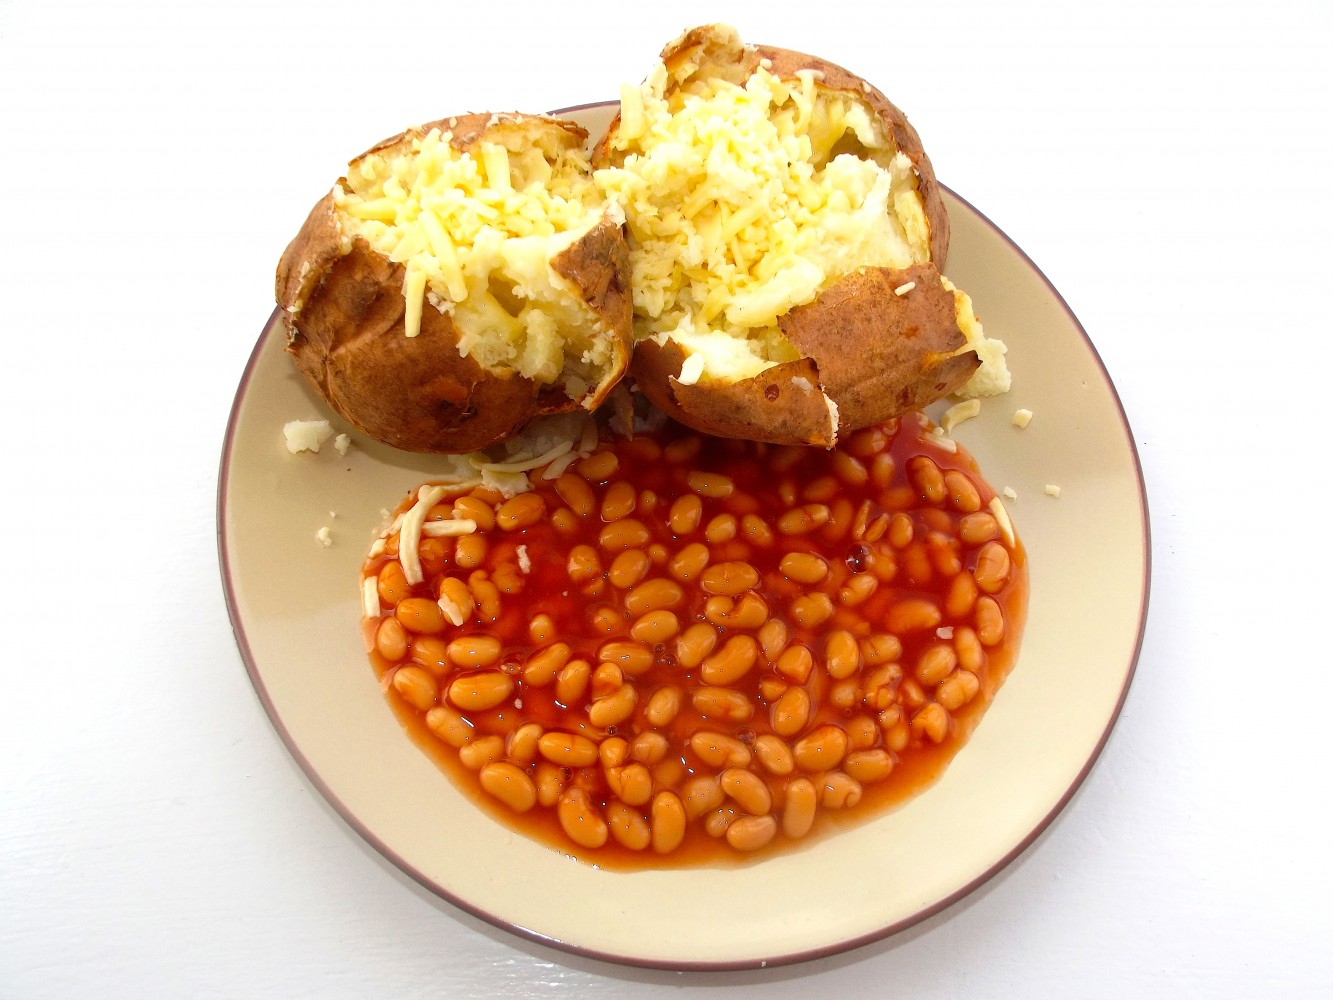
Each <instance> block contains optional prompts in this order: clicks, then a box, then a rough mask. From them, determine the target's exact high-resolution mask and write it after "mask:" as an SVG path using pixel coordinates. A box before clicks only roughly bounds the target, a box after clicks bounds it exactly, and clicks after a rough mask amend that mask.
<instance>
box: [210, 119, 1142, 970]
mask: <svg viewBox="0 0 1333 1000" xmlns="http://www.w3.org/2000/svg"><path fill="white" fill-rule="evenodd" d="M611 113H612V109H611V106H609V105H593V106H588V107H583V108H578V109H573V110H570V111H566V112H563V114H565V115H567V116H570V117H575V118H577V119H579V120H580V121H581V122H582V123H583V124H584V125H585V126H586V127H587V128H588V129H589V131H590V132H591V133H592V134H593V135H598V134H600V132H601V130H602V129H604V127H605V125H606V123H607V122H608V121H609V118H610V116H611ZM945 202H946V205H947V208H948V211H949V216H950V221H951V223H952V226H953V239H952V244H951V248H950V254H949V268H948V271H949V275H950V277H951V278H952V279H953V280H954V281H955V282H956V283H957V284H958V286H959V287H960V288H963V289H965V290H967V291H968V292H969V293H970V294H971V296H972V298H973V300H974V302H975V303H976V305H977V309H978V312H979V314H980V316H981V318H982V320H983V322H984V323H985V325H986V332H987V334H988V335H990V336H992V337H998V338H999V339H1002V340H1004V341H1005V342H1007V344H1008V346H1009V363H1010V367H1011V369H1012V371H1013V372H1014V387H1013V389H1012V391H1011V392H1010V393H1009V394H1008V395H1006V396H1001V397H998V398H995V399H991V400H988V401H987V402H986V403H985V404H984V405H983V407H982V413H981V415H980V416H979V417H977V418H975V419H973V420H970V421H968V422H966V423H964V424H962V425H961V426H959V427H958V428H957V429H956V430H955V432H954V436H955V437H956V438H957V439H958V440H959V441H960V442H961V443H962V444H963V445H965V446H966V447H967V448H968V449H969V450H970V451H971V452H972V453H973V455H974V456H975V457H976V458H977V460H978V461H979V463H980V464H981V468H982V471H983V473H984V474H985V475H986V477H987V478H988V480H989V481H990V482H991V483H992V485H994V486H995V487H996V488H997V489H998V488H1003V487H1010V488H1012V490H1013V491H1014V492H1015V494H1016V498H1015V499H1013V500H1011V501H1010V504H1009V509H1010V511H1011V514H1012V516H1013V519H1014V522H1015V524H1016V526H1017V528H1018V532H1019V535H1020V537H1021V538H1022V540H1023V542H1024V545H1025V546H1026V548H1027V553H1028V558H1029V573H1030V579H1029V582H1030V595H1029V609H1028V621H1027V627H1026V632H1025V637H1024V642H1023V646H1022V649H1021V652H1020V654H1019V657H1018V660H1017V663H1016V665H1015V667H1014V669H1013V672H1012V673H1011V674H1010V676H1009V679H1008V681H1007V682H1006V683H1005V685H1004V687H1003V688H1002V689H1001V690H1000V692H999V694H998V696H997V697H996V699H995V702H994V703H993V705H992V706H991V708H990V710H989V711H988V713H987V714H986V716H985V718H984V719H983V721H982V723H981V725H980V727H979V728H978V729H977V731H976V733H975V734H974V735H973V737H972V739H971V741H970V742H969V743H968V744H967V745H966V746H965V747H964V748H963V749H962V751H961V752H960V753H959V754H958V755H957V757H955V758H954V761H953V763H952V764H951V765H950V767H949V768H948V770H947V771H946V772H945V773H944V775H943V776H942V777H941V778H940V780H939V781H938V782H936V783H935V784H934V785H933V786H932V787H930V788H928V789H927V790H926V791H924V792H923V793H922V794H920V795H919V796H918V797H916V798H915V799H913V800H911V801H910V802H908V803H907V804H905V805H903V806H902V807H900V808H898V809H897V810H895V811H893V812H890V813H888V814H885V815H882V816H879V817H877V818H875V819H873V820H871V821H869V822H866V823H864V824H862V825H860V826H857V827H853V828H850V829H847V830H844V831H841V832H839V833H837V834H836V835H834V836H831V837H827V838H824V839H822V840H819V841H817V842H815V843H812V844H809V845H804V846H803V847H802V848H801V849H798V850H795V851H793V852H791V853H787V854H780V855H777V856H774V857H771V858H767V859H763V860H759V861H755V862H750V863H745V864H739V865H736V866H710V867H701V868H692V869H677V870H670V869H668V870H662V871H639V872H612V871H606V870H603V869H599V868H596V867H592V866H589V865H586V864H583V863H581V862H577V861H573V860H571V859H570V858H568V857H566V856H565V855H563V854H560V853H559V852H557V851H555V850H553V849H552V848H550V847H547V846H543V845H541V844H538V843H536V842H534V841H530V840H528V839H526V838H524V837H522V836H519V835H517V834H515V833H512V832H511V831H509V830H508V829H507V828H505V827H504V826H502V825H500V824H499V823H498V822H497V821H496V820H494V819H493V818H491V817H490V816H489V815H487V814H486V813H484V812H483V811H481V810H479V809H477V808H476V807H475V806H473V805H472V804H471V803H470V802H469V801H468V799H467V798H465V797H464V795H463V794H462V793H461V792H459V791H458V790H457V789H455V788H454V787H453V786H452V785H451V784H450V782H449V780H448V779H447V778H446V777H445V776H444V775H443V774H442V773H441V772H440V771H439V770H438V769H437V767H436V765H435V764H434V763H432V762H431V761H430V760H429V759H428V758H427V756H426V755H425V754H424V753H422V752H421V751H420V750H419V749H418V748H417V747H416V745H414V744H413V743H412V742H411V740H410V739H409V738H408V737H407V736H406V735H405V734H404V732H403V730H402V729H401V727H400V725H399V723H398V721H397V720H396V719H395V717H394V715H393V713H392V711H391V710H390V709H389V706H388V704H387V703H386V701H385V699H384V697H383V696H382V694H381V693H380V689H379V685H378V683H377V681H376V679H375V677H374V674H373V672H372V670H371V668H370V666H369V664H368V662H367V660H366V657H365V654H364V653H363V651H362V646H361V639H360V634H359V630H358V622H359V615H360V605H359V599H358V587H357V581H358V570H359V567H360V564H361V560H362V557H363V555H364V553H365V550H366V547H367V546H368V545H369V543H370V541H371V539H372V538H373V537H374V534H375V532H376V531H377V530H378V528H379V527H380V525H381V524H382V519H383V512H384V511H385V509H386V508H388V507H392V506H393V505H394V504H395V503H396V502H397V500H398V499H399V498H400V497H401V496H402V495H403V493H404V492H405V491H406V490H408V489H411V488H412V487H414V486H416V485H418V484H419V483H420V482H421V481H423V480H425V479H428V478H430V477H431V476H432V474H433V472H434V470H435V468H436V467H437V460H434V459H432V458H431V457H429V456H416V455H409V454H406V453H403V452H399V451H395V450H393V449H391V448H387V447H384V446H381V445H378V444H375V443H374V442H369V441H366V440H362V439H359V438H355V436H354V440H355V443H354V445H353V447H352V448H351V449H350V450H349V451H348V452H347V454H346V455H345V456H344V455H341V454H339V453H338V452H337V451H336V450H335V449H334V448H333V445H332V442H330V443H328V444H326V445H325V446H324V447H323V449H322V450H321V451H320V452H319V453H318V454H312V453H301V454H297V455H292V454H289V453H288V452H287V450H286V447H285V445H284V439H283V433H282V429H283V425H284V424H285V423H287V422H288V421H291V420H298V419H312V418H325V419H330V420H331V422H332V423H333V424H334V426H335V428H338V427H340V426H341V425H340V423H339V421H337V420H336V419H334V418H333V417H332V415H331V414H330V413H329V412H328V411H327V409H326V408H325V406H324V405H323V404H322V402H321V401H320V400H319V399H318V398H317V397H316V396H315V395H314V394H313V392H312V391H311V390H310V389H309V388H308V387H307V386H306V384H305V382H304V380H303V379H302V378H301V377H300V376H299V375H298V373H297V372H296V370H295V368H294V366H293V365H292V364H291V362H290V360H289V359H288V358H287V357H286V355H285V354H284V351H283V348H284V345H285V337H284V333H283V331H282V328H281V324H280V322H279V320H278V317H277V315H276V313H275V314H274V315H273V316H272V317H271V318H270V320H269V322H268V324H267V326H266V327H265V328H264V331H263V333H262V335H261V336H260V338H259V341H258V344H257V345H256V347H255V350H254V353H253V355H252V356H251V358H250V361H249V364H248V365H247V367H246V370H245V373H244V375H243V377H242V379H241V383H240V387H239V390H238V392H237V395H236V400H235V405H234V407H233V409H232V413H231V418H230V422H229V424H228V427H227V434H226V440H225V444H224V449H223V455H222V464H221V471H220V478H219V490H218V532H219V552H220V559H221V568H222V576H223V583H224V588H225V591H226V597H227V603H228V609H229V612H230V614H231V620H232V626H233V628H234V630H235V634H236V640H237V643H238V645H239V647H240V651H241V656H242V658H243V660H244V662H245V666H246V669H247V670H248V671H249V675H250V678H251V680H252V682H253V684H254V687H255V690H256V692H257V693H258V696H259V699H260V701H261V702H262V703H263V706H264V708H265V710H266V711H267V713H268V715H269V718H270V719H271V720H272V723H273V725H274V727H275V728H276V730H277V732H278V733H279V735H280V736H281V738H282V740H283V741H284V742H285V743H286V745H287V747H288V749H289V750H290V751H291V753H292V755H293V757H294V758H295V759H296V761H297V762H298V763H299V765H300V766H301V767H302V769H303V770H304V771H305V773H306V775H307V776H308V777H309V779H310V780H311V782H312V783H313V784H314V785H315V787H316V788H318V789H319V791H320V792H321V793H322V794H323V795H324V797H325V798H326V799H327V800H328V801H329V803H330V804H331V805H332V806H333V807H334V809H336V810H337V811H338V813H340V814H341V815H342V817H343V818H344V819H345V820H346V821H347V823H348V824H349V825H350V826H351V827H352V828H353V829H354V830H356V831H357V833H359V834H360V835H361V836H362V837H364V838H365V840H366V841H368V842H369V843H370V844H371V845H372V846H373V847H374V848H375V849H376V850H378V851H379V852H380V853H381V854H383V855H384V857H385V858H387V859H388V860H389V861H391V862H392V863H393V864H394V865H396V866H398V868H400V869H401V870H402V871H403V872H405V873H406V874H408V875H409V876H411V877H412V878H413V879H415V880H416V881H417V882H419V883H420V884H421V885H423V886H425V887H426V888H427V889H429V890H431V891H432V892H434V893H436V894H437V895H439V896H440V897H442V898H443V899H445V900H448V901H449V902H450V903H452V904H454V905H456V906H458V907H461V908H462V909H464V910H466V911H468V912H470V913H472V914H475V915H476V916H478V917H480V918H481V919H483V920H486V921H489V922H490V923H492V924H494V925H496V926H498V927H501V928H505V929H507V930H510V931H512V932H514V933H515V934H518V935H522V936H524V937H527V938H530V939H533V940H536V941H540V942H542V943H544V944H547V945H551V946H553V947H556V948H560V949H565V950H568V951H571V952H575V953H579V954H583V955H588V956H592V957H596V958H601V959H606V960H610V961H616V962H622V963H628V964H633V965H644V966H653V967H661V968H696V969H697V968H746V967H758V966H762V965H769V966H772V965H777V964H782V963H789V962H795V961H800V960H803V959H809V958H814V957H818V956H823V955H828V954H831V953H834V952H838V951H842V950H845V949H848V948H852V947H855V946H858V945H861V944H864V943H867V942H870V941H873V940H876V939H879V938H882V937H885V936H887V935H889V934H892V933H895V932H897V931H900V930H902V929H903V928H905V927H908V926H910V925H911V924H913V923H916V922H918V921H920V920H922V919H924V918H926V917H928V916H930V915H932V914H934V913H936V912H938V911H939V910H941V909H942V908H944V907H946V906H948V905H949V904H951V903H953V902H955V901H957V900H959V899H961V898H962V897H964V896H966V895H967V894H968V893H969V892H971V891H972V890H973V889H975V888H976V887H977V886H979V885H981V884H982V883H983V882H985V881H986V880H987V879H988V878H990V877H991V876H993V875H995V874H996V873H997V872H998V871H1000V870H1001V869H1002V868H1003V867H1004V866H1005V865H1006V864H1008V862H1010V861H1011V860H1012V859H1013V858H1014V857H1016V856H1017V855H1018V854H1019V853H1020V852H1021V851H1022V850H1023V849H1024V848H1025V847H1026V846H1027V845H1028V844H1030V843H1031V842H1032V841H1033V839H1035V838H1036V837H1037V835H1038V834H1039V833H1040V832H1041V831H1042V830H1043V829H1045V828H1046V826H1047V825H1048V824H1049V823H1050V822H1051V821H1052V820H1053V819H1054V818H1055V816H1056V815H1057V814H1058V813H1059V812H1060V810H1061V809H1062V807H1063V806H1064V805H1065V803H1066V802H1067V801H1068V800H1069V798H1070V797H1071V796H1072V795H1073V793H1074V791H1075V790H1076V789H1077V788H1078V786H1079V785H1080V784H1081V782H1082V781H1083V779H1084V778H1085V777H1086V775H1087V774H1088V771H1089V769H1090V768H1091V767H1092V765H1093V763H1094V761H1095V760H1096V758H1097V756H1098V754H1099V753H1100V751H1101V748H1102V746H1103V744H1104V743H1105V741H1106V738H1107V736H1108V735H1109V733H1110V730H1111V727H1112V725H1113V724H1114V722H1115V719H1116V717H1117V715H1118V713H1119V711H1120V706H1121V704H1122V702H1123V700H1124V697H1125V694H1126V692H1127V690H1128V687H1129V683H1130V680H1131V677H1132V676H1133V672H1134V665H1135V662H1136V658H1137V655H1138V650H1139V644H1140V641H1141V637H1142V632H1143V624H1144V618H1145V615H1146V612H1147V598H1148V576H1149V547H1148V517H1147V505H1146V500H1145V495H1144V489H1143V481H1142V474H1141V470H1140V468H1139V463H1138V457H1137V455H1136V453H1135V450H1134V445H1133V438H1132V436H1131V434H1130V430H1129V426H1128V423H1127V421H1126V418H1125V414H1124V412H1123V410H1122V408H1121V405H1120V402H1119V399H1118V397H1117V395H1116V392H1115V388H1114V386H1113V385H1112V383H1111V380H1110V377H1109V376H1108V375H1107V373H1106V371H1105V370H1104V368H1103V367H1102V364H1101V361H1100V359H1099V358H1098V356H1097V353H1096V350H1095V349H1094V347H1093V345H1092V343H1091V342H1090V341H1089V339H1088V337H1087V335H1086V334H1085V333H1084V331H1083V329H1082V327H1081V326H1080V325H1079V323H1078V321H1077V320H1076V319H1075V317H1074V316H1073V314H1072V313H1071V312H1070V310H1069V308H1068V307H1067V306H1066V305H1065V303H1064V301H1063V300H1062V299H1061V297H1060V295H1059V294H1058V293H1057V292H1056V290H1055V289H1054V288H1053V287H1051V285H1050V284H1049V283H1048V282H1047V281H1046V279H1045V278H1044V277H1043V275H1042V274H1041V272H1040V271H1039V270H1038V269H1037V267H1036V266H1035V265H1034V264H1033V263H1032V261H1031V260H1029V259H1028V258H1027V256H1026V255H1025V254H1024V253H1023V252H1022V251H1021V250H1019V249H1018V248H1017V247H1016V246H1015V245H1014V244H1013V243H1011V242H1010V241H1009V240H1008V239H1007V238H1006V237H1005V236H1004V235H1003V234H1002V233H1001V232H1000V231H999V230H997V229H996V228H995V227H994V226H993V225H992V224H991V223H990V222H989V221H987V219H986V218H985V217H984V216H982V215H981V214H980V213H979V212H978V211H977V210H976V209H974V208H973V207H972V206H971V205H969V204H967V203H966V202H965V201H963V200H962V199H961V198H959V197H957V196H956V195H954V194H953V193H952V192H949V191H947V190H946V191H945ZM275 257H276V254H275ZM1019 407H1023V408H1026V409H1029V410H1031V411H1032V412H1033V414H1034V417H1033V419H1032V422H1031V424H1030V425H1029V426H1028V427H1027V428H1026V429H1019V428H1017V427H1015V426H1014V425H1013V423H1012V420H1011V418H1012V415H1013V413H1014V411H1015V409H1017V408H1019ZM1048 485H1055V486H1059V487H1060V495H1059V496H1058V497H1054V496H1051V495H1048V494H1047V492H1046V487H1047V486H1048ZM324 528H327V529H328V534H327V538H328V540H329V541H330V542H331V544H330V545H327V546H326V545H324V544H322V543H321V542H320V541H319V540H317V538H316V535H317V533H319V532H320V531H321V529H324Z"/></svg>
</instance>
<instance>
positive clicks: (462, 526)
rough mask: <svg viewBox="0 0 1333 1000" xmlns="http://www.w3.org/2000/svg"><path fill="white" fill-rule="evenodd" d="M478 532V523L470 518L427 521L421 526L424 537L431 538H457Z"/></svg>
mask: <svg viewBox="0 0 1333 1000" xmlns="http://www.w3.org/2000/svg"><path fill="white" fill-rule="evenodd" d="M476 530H477V522H476V521H474V520H472V519H471V518H468V517H455V518H451V519H446V520H443V521H427V522H425V523H424V524H423V525H422V526H421V533H422V535H425V536H429V537H430V538H456V537H458V536H459V535H471V534H473V533H474V532H475V531H476Z"/></svg>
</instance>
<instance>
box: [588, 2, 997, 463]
mask: <svg viewBox="0 0 1333 1000" xmlns="http://www.w3.org/2000/svg"><path fill="white" fill-rule="evenodd" d="M620 104H621V107H620V113H619V115H618V116H617V117H616V118H615V119H614V120H613V121H612V123H611V125H610V127H609V129H608V131H607V133H606V135H605V136H604V137H602V139H601V140H600V141H599V142H598V144H597V147H596V148H595V149H594V152H593V167H594V169H595V177H596V180H597V183H598V185H599V187H601V189H602V190H603V191H604V192H605V193H606V195H607V196H608V198H610V199H611V200H613V201H615V202H617V203H618V204H619V205H621V206H622V207H623V210H624V212H625V216H626V221H627V228H628V240H629V253H630V262H631V268H632V286H633V290H634V334H635V341H636V343H635V353H634V358H633V361H632V373H633V376H634V379H635V381H636V383H637V384H638V386H639V387H640V388H641V389H642V391H643V392H644V394H645V395H647V396H648V397H649V399H651V400H652V401H653V402H654V403H655V404H656V405H657V406H658V407H659V408H661V409H663V410H665V411H666V412H667V413H668V414H670V415H671V416H673V417H675V418H676V419H677V420H679V421H681V422H682V423H685V424H688V425H690V426H692V427H694V428H696V429H698V430H700V431H704V432H706V433H711V434H718V435H722V436H727V437H739V438H750V439H754V440H760V441H772V442H776V443H783V444H811V445H822V446H825V447H830V446H832V445H833V444H835V443H836V442H837V440H838V438H839V437H840V436H842V435H844V434H846V433H848V432H849V431H852V430H855V429H857V428H859V427H864V426H868V425H870V424H873V423H877V422H880V421H883V420H887V419H889V418H892V417H894V416H896V415H898V414H901V413H904V412H906V411H909V410H914V409H920V408H922V407H924V406H925V405H927V404H929V403H930V402H933V401H934V400H936V399H939V398H941V397H942V396H944V395H947V394H949V393H952V392H955V391H956V390H959V389H961V388H963V387H964V386H965V384H967V383H968V382H969V380H970V379H972V378H973V375H974V373H975V372H977V370H978V368H979V366H980V364H981V362H980V360H979V358H978V354H977V346H978V345H980V344H981V343H982V342H983V341H984V336H983V334H982V332H981V328H980V325H979V324H978V323H977V322H976V320H975V317H974V316H973V315H972V309H971V303H970V301H968V299H967V296H966V295H964V294H962V293H961V292H959V291H958V290H957V289H955V288H954V287H953V286H952V285H951V284H950V283H949V282H948V281H947V279H945V278H944V276H943V268H944V264H945V259H946V256H947V253H948V245H949V220H948V216H947V214H946V211H945V208H944V204H943V202H942V200H941V196H940V191H939V187H938V185H937V183H936V180H935V174H934V171H933V169H932V168H931V164H930V160H929V158H928V157H927V156H926V153H925V150H924V149H923V148H922V145H921V140H920V138H919V137H918V135H917V133H916V130H915V129H914V128H913V127H912V126H911V125H910V124H909V123H908V121H907V118H906V117H905V116H904V115H903V113H902V112H901V111H899V110H898V108H896V107H895V106H894V105H893V104H892V103H890V102H889V100H888V99H887V98H885V97H884V95H883V94H881V93H880V92H879V91H878V90H876V89H875V88H874V87H872V86H871V85H870V84H868V83H867V82H866V81H864V80H862V79H861V78H860V77H858V76H855V75H853V74H852V73H849V72H848V71H846V70H844V69H842V68H840V67H838V66H835V65H833V64H831V63H828V62H825V61H824V60H821V59H818V58H815V57H813V56H809V55H804V54H802V53H799V52H792V51H789V50H785V49H778V48H771V47H767V46H755V45H745V44H743V43H742V42H741V40H740V38H739V37H738V36H737V34H736V32H735V31H734V30H733V29H731V28H728V27H725V26H722V25H708V26H704V27H700V28H695V29H693V30H691V31H689V32H687V33H685V34H684V35H682V36H681V37H680V38H679V39H677V40H676V41H675V42H673V43H672V44H671V45H669V46H668V47H667V48H666V49H665V50H664V52H663V53H662V57H661V60H660V61H659V63H658V64H657V66H656V67H655V68H654V70H653V71H652V73H650V74H649V76H648V78H647V79H646V81H645V82H644V83H643V84H642V85H641V86H638V87H634V86H626V87H623V88H622V90H621V101H620ZM992 343H993V342H992ZM991 353H992V354H994V352H993V351H992V352H991Z"/></svg>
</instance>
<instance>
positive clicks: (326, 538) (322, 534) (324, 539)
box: [315, 525, 333, 549]
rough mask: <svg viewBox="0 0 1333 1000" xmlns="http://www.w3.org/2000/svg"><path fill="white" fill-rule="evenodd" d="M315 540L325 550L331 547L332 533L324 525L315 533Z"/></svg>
mask: <svg viewBox="0 0 1333 1000" xmlns="http://www.w3.org/2000/svg"><path fill="white" fill-rule="evenodd" d="M315 539H316V540H317V541H318V542H319V544H320V545H322V546H324V548H326V549H327V548H329V547H330V546H332V545H333V532H331V531H330V530H329V529H328V526H327V525H326V526H325V527H323V528H320V529H319V530H318V531H316V532H315Z"/></svg>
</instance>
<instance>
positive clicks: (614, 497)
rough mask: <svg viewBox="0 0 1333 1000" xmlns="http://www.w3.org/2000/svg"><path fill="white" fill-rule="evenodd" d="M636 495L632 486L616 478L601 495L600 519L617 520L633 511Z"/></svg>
mask: <svg viewBox="0 0 1333 1000" xmlns="http://www.w3.org/2000/svg"><path fill="white" fill-rule="evenodd" d="M637 502H638V495H637V493H636V492H635V490H634V487H633V486H631V485H630V484H629V483H627V482H625V481H624V480H623V479H618V480H616V481H615V482H614V483H612V484H611V485H610V486H608V487H607V488H606V493H605V495H603V497H602V520H603V521H618V520H620V519H621V518H622V517H629V515H630V514H632V513H634V508H635V506H636V504H637Z"/></svg>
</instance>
